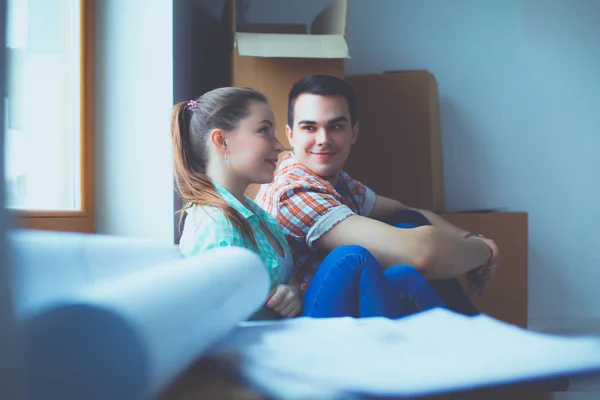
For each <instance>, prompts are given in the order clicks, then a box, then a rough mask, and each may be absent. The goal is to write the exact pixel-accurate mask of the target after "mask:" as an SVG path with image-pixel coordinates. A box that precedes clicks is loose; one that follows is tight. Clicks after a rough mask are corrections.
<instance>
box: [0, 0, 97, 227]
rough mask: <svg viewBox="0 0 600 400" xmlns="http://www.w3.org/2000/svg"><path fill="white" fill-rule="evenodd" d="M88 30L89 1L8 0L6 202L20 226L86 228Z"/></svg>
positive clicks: (90, 222) (89, 199) (90, 223)
mask: <svg viewBox="0 0 600 400" xmlns="http://www.w3.org/2000/svg"><path fill="white" fill-rule="evenodd" d="M92 34H93V1H92V0H8V30H7V38H6V39H7V40H6V42H7V47H8V49H7V64H8V79H7V88H8V90H7V94H6V97H5V98H4V107H5V121H4V127H5V133H6V142H5V145H6V147H5V151H6V157H5V176H6V191H7V193H6V203H7V204H6V205H7V208H10V209H12V210H14V212H15V214H16V215H17V218H18V224H19V225H20V226H22V227H26V228H35V229H53V230H66V231H79V232H93V231H94V218H93V217H94V216H93V158H92V155H93V132H92V131H93V97H92V96H93V69H92V66H93V35H92Z"/></svg>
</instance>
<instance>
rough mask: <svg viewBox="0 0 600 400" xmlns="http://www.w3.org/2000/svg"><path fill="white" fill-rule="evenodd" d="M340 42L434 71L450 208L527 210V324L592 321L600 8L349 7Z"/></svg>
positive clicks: (599, 197)
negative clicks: (568, 320)
mask: <svg viewBox="0 0 600 400" xmlns="http://www.w3.org/2000/svg"><path fill="white" fill-rule="evenodd" d="M375 4H376V6H374V5H375ZM347 39H348V43H349V47H350V52H351V55H352V59H351V60H349V61H348V62H347V64H346V71H347V74H349V75H353V74H361V73H374V72H381V71H384V70H397V69H429V70H431V71H432V72H433V73H434V74H435V76H436V77H437V79H438V82H439V88H440V98H441V103H442V104H441V113H442V126H443V150H444V168H445V182H446V188H447V194H446V202H447V204H446V205H447V208H448V209H449V210H457V209H465V208H486V207H508V208H509V209H512V210H523V211H527V212H529V217H530V235H529V239H530V254H529V259H530V275H529V285H530V287H529V293H530V303H529V313H530V319H532V320H536V319H553V318H554V319H561V318H590V317H600V292H599V291H598V282H600V253H599V252H598V251H597V247H598V243H599V237H598V234H597V233H596V231H595V230H596V227H597V226H599V225H600V209H599V208H598V207H599V206H598V205H599V204H600V184H598V178H597V176H596V174H597V173H598V171H600V2H597V1H594V0H575V1H572V0H548V1H547V0H510V1H508V0H507V1H502V2H500V1H498V2H492V1H486V2H483V1H479V0H454V1H451V2H442V1H435V0H403V1H396V0H378V1H377V2H370V1H365V0H351V1H350V6H349V15H348V29H347ZM374 43H377V44H378V45H373V44H374ZM365 134H368V133H365Z"/></svg>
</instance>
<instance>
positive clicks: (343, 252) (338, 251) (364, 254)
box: [329, 244, 373, 258]
mask: <svg viewBox="0 0 600 400" xmlns="http://www.w3.org/2000/svg"><path fill="white" fill-rule="evenodd" d="M329 255H332V256H335V257H336V258H338V257H349V256H354V257H359V258H369V257H373V255H372V254H371V252H370V251H369V250H367V249H366V248H364V247H362V246H359V245H355V244H347V245H343V246H339V247H336V248H335V249H333V250H332V251H331V252H330V253H329Z"/></svg>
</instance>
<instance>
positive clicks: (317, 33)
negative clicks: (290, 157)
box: [227, 0, 350, 197]
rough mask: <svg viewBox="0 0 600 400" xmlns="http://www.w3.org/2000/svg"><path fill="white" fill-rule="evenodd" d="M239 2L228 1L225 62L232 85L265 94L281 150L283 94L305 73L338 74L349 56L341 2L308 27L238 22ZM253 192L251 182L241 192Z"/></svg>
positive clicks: (284, 140)
mask: <svg viewBox="0 0 600 400" xmlns="http://www.w3.org/2000/svg"><path fill="white" fill-rule="evenodd" d="M243 4H244V0H229V2H228V10H227V12H228V17H229V24H230V28H231V30H232V34H233V39H234V48H233V54H232V62H231V82H232V84H233V86H247V87H252V88H253V89H256V90H258V91H259V92H261V93H263V94H265V95H266V96H267V98H268V99H269V102H270V104H271V108H272V109H273V113H274V114H275V121H276V125H277V126H276V130H275V135H276V136H277V138H278V139H279V140H280V141H281V143H282V144H283V146H284V147H285V148H286V149H289V143H288V140H287V137H286V135H285V125H286V124H287V103H288V93H289V90H290V89H291V87H292V85H293V84H294V83H295V82H297V81H299V80H300V79H302V78H303V77H305V76H307V75H312V74H325V75H334V76H338V77H343V76H344V59H346V58H349V57H350V54H349V51H348V45H347V44H346V39H345V36H344V35H345V30H346V9H347V0H334V1H332V2H331V3H330V4H329V6H328V7H327V8H325V9H324V10H323V11H322V12H321V13H320V14H318V15H317V16H316V17H315V18H314V20H313V22H312V24H311V27H310V33H307V31H308V28H307V27H306V26H304V25H298V24H264V23H263V24H242V23H240V20H241V19H242V18H238V17H239V15H238V11H239V10H242V9H243ZM257 192H258V187H257V186H256V185H253V186H251V187H250V189H249V190H248V192H247V194H248V195H249V196H250V197H254V195H255V194H256V193H257Z"/></svg>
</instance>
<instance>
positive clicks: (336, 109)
mask: <svg viewBox="0 0 600 400" xmlns="http://www.w3.org/2000/svg"><path fill="white" fill-rule="evenodd" d="M286 133H287V137H288V140H289V141H290V144H291V145H292V147H293V149H294V154H295V156H296V158H297V159H298V161H300V163H301V164H303V165H304V166H305V167H307V168H309V169H310V170H312V171H313V172H315V173H316V174H317V175H319V176H321V177H323V178H325V179H327V180H329V181H330V182H332V183H334V184H335V181H336V180H337V178H338V176H339V174H340V172H341V171H342V169H343V167H344V164H345V163H346V160H347V159H348V155H349V154H350V146H352V144H353V143H354V142H355V141H356V138H357V136H358V124H355V125H354V127H352V125H351V124H350V111H349V109H348V102H347V101H346V99H345V98H344V97H343V96H320V95H315V94H301V95H300V96H298V98H297V99H296V103H295V105H294V126H287V127H286Z"/></svg>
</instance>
